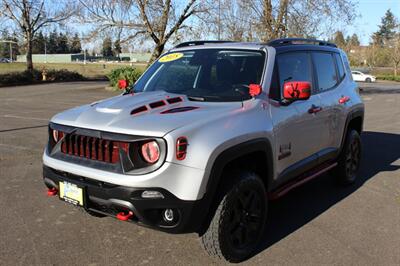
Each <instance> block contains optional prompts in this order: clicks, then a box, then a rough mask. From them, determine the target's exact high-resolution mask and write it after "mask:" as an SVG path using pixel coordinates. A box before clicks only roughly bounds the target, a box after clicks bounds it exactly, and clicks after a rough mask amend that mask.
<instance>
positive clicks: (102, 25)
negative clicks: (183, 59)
mask: <svg viewBox="0 0 400 266" xmlns="http://www.w3.org/2000/svg"><path fill="white" fill-rule="evenodd" d="M182 2H183V1H172V0H165V1H160V0H135V1H133V0H131V1H127V0H85V1H83V0H80V3H81V4H82V5H83V7H84V8H83V13H82V16H81V20H82V21H83V22H85V23H88V24H91V25H94V28H93V31H92V35H93V36H96V35H98V34H102V33H103V34H104V33H107V34H108V35H109V34H112V33H114V34H115V33H117V34H118V33H119V32H123V33H122V35H121V36H122V37H123V38H121V43H124V42H127V41H130V40H133V39H137V38H146V39H147V38H148V39H150V40H151V41H152V42H153V43H154V46H155V47H154V50H153V53H152V57H151V61H153V60H154V59H155V58H157V57H158V56H160V54H161V53H162V51H163V50H164V47H165V44H166V43H167V42H168V41H169V40H170V39H171V37H173V35H175V36H176V35H177V33H178V31H180V30H181V29H183V28H184V27H185V22H186V21H187V20H188V18H189V17H191V16H193V15H194V14H197V13H198V12H201V9H200V6H202V5H201V4H200V3H199V4H196V2H199V1H198V0H186V1H185V3H182Z"/></svg>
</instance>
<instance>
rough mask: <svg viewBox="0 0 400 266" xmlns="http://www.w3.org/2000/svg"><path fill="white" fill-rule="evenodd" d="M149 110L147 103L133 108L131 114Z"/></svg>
mask: <svg viewBox="0 0 400 266" xmlns="http://www.w3.org/2000/svg"><path fill="white" fill-rule="evenodd" d="M147 110H149V109H148V108H147V106H146V105H143V106H140V107H138V108H136V109H133V110H132V111H131V115H137V114H140V113H143V112H146V111H147Z"/></svg>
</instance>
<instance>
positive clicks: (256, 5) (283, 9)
mask: <svg viewBox="0 0 400 266" xmlns="http://www.w3.org/2000/svg"><path fill="white" fill-rule="evenodd" d="M242 1H244V2H246V3H249V4H250V5H251V8H252V9H253V10H254V15H253V16H250V17H249V18H251V19H252V20H254V21H259V23H258V24H257V28H256V30H257V35H258V37H259V39H261V40H262V41H268V40H271V39H274V38H281V37H294V36H295V37H314V36H321V35H325V36H326V35H328V34H329V33H333V30H332V29H335V28H338V27H339V26H340V25H343V24H344V25H346V24H349V23H351V22H352V21H353V20H354V18H355V7H354V5H355V4H354V3H353V2H354V1H353V0H329V1H326V0H308V1H304V0H275V1H273V0H242ZM321 18H323V20H322V19H321ZM329 35H330V34H329Z"/></svg>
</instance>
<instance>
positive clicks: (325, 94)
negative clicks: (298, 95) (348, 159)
mask: <svg viewBox="0 0 400 266" xmlns="http://www.w3.org/2000/svg"><path fill="white" fill-rule="evenodd" d="M334 54H335V53H332V52H323V51H315V52H312V58H313V63H314V68H315V76H316V85H317V86H318V94H319V96H320V98H321V111H320V114H319V115H320V118H321V120H322V121H321V129H320V132H321V134H322V138H321V153H322V154H321V155H322V158H321V159H322V160H324V157H325V156H328V153H331V154H330V155H332V154H333V153H334V152H335V150H334V148H335V138H336V137H337V136H336V134H337V132H338V131H339V122H340V121H339V119H340V112H341V110H340V106H338V101H339V98H340V96H339V95H338V94H340V91H341V90H342V84H341V81H342V80H343V77H344V70H343V67H342V68H341V69H340V72H341V74H339V73H338V72H339V70H338V69H337V65H336V58H335V55H334Z"/></svg>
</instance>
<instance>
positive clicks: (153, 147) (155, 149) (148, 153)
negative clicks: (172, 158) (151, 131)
mask: <svg viewBox="0 0 400 266" xmlns="http://www.w3.org/2000/svg"><path fill="white" fill-rule="evenodd" d="M141 152H142V156H143V158H144V160H145V161H146V162H148V163H151V164H153V163H156V162H157V161H158V159H160V147H159V146H158V144H157V142H156V141H154V140H152V141H149V142H146V143H144V144H143V145H142V148H141Z"/></svg>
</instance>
